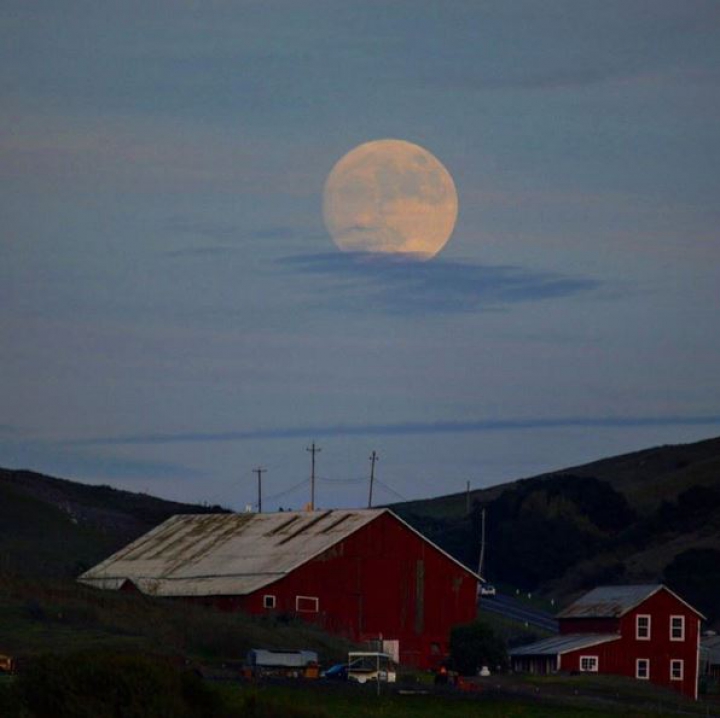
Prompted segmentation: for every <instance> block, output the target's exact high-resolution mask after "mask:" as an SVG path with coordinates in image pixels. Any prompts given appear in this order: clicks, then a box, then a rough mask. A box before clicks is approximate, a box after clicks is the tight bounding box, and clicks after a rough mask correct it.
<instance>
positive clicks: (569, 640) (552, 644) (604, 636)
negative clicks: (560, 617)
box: [508, 633, 620, 656]
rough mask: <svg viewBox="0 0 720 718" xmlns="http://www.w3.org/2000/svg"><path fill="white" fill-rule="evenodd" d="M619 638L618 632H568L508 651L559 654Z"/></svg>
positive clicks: (518, 653)
mask: <svg viewBox="0 0 720 718" xmlns="http://www.w3.org/2000/svg"><path fill="white" fill-rule="evenodd" d="M619 638H620V634H618V633H568V634H565V635H560V636H552V637H551V638H545V639H544V640H542V641H537V642H535V643H529V644H528V645H526V646H518V647H517V648H513V649H511V650H510V651H508V653H509V654H510V655H511V656H557V655H562V654H563V653H569V652H570V651H577V650H578V649H580V648H590V647H591V646H598V645H600V644H601V643H609V642H610V641H617V640H619Z"/></svg>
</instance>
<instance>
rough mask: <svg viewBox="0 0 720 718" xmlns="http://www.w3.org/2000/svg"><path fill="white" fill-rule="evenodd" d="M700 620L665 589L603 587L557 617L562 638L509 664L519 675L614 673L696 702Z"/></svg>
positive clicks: (514, 654) (523, 650)
mask: <svg viewBox="0 0 720 718" xmlns="http://www.w3.org/2000/svg"><path fill="white" fill-rule="evenodd" d="M702 619H703V616H702V615H701V614H700V613H699V612H698V611H697V610H695V609H694V608H693V607H692V606H690V605H689V604H687V603H686V602H685V601H683V600H682V599H681V598H680V597H679V596H678V595H677V594H676V593H673V592H672V591H671V590H670V589H669V588H667V587H666V586H662V585H650V586H601V587H599V588H596V589H594V590H592V591H590V592H589V593H587V594H585V595H584V596H582V597H581V598H580V599H578V600H577V601H575V603H573V604H572V605H570V606H568V607H567V608H566V609H565V610H564V611H562V612H561V613H560V614H559V615H558V626H559V630H560V635H559V636H556V637H553V638H549V639H546V640H544V641H539V642H537V643H533V644H530V645H528V646H520V647H519V648H516V649H513V650H512V651H511V652H510V654H511V660H512V664H513V668H514V669H515V670H518V671H529V672H533V673H554V672H556V671H571V672H588V673H611V674H615V675H621V676H629V677H631V678H636V679H638V680H646V681H650V682H651V683H656V684H658V685H663V686H668V687H670V688H674V689H675V690H677V691H679V692H680V693H683V694H684V695H686V696H688V697H690V698H697V691H698V675H699V650H700V622H701V620H702Z"/></svg>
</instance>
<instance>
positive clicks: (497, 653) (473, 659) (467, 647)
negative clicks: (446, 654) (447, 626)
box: [450, 621, 507, 676]
mask: <svg viewBox="0 0 720 718" xmlns="http://www.w3.org/2000/svg"><path fill="white" fill-rule="evenodd" d="M450 657H451V659H452V663H453V667H454V668H455V670H456V671H459V672H460V673H461V674H462V675H465V676H469V675H476V674H477V672H478V668H481V667H482V666H488V667H489V668H490V669H492V670H497V668H498V667H500V668H505V667H506V666H507V651H506V650H505V644H504V643H503V641H502V640H501V639H500V638H498V637H497V636H496V635H495V632H494V631H493V630H492V628H490V626H488V625H487V624H485V623H483V622H482V621H475V622H473V623H468V624H465V625H463V626H455V627H454V628H453V629H452V631H451V632H450Z"/></svg>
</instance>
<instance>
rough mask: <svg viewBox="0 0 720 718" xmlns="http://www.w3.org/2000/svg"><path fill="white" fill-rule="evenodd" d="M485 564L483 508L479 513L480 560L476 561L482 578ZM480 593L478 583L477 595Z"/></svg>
mask: <svg viewBox="0 0 720 718" xmlns="http://www.w3.org/2000/svg"><path fill="white" fill-rule="evenodd" d="M484 564H485V507H484V506H483V507H482V510H481V511H480V560H479V561H478V576H480V577H481V578H482V575H483V566H484ZM479 593H480V583H479V582H478V594H479Z"/></svg>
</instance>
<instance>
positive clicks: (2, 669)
mask: <svg viewBox="0 0 720 718" xmlns="http://www.w3.org/2000/svg"><path fill="white" fill-rule="evenodd" d="M0 673H15V659H14V658H13V657H12V656H8V655H6V654H5V653H0Z"/></svg>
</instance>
